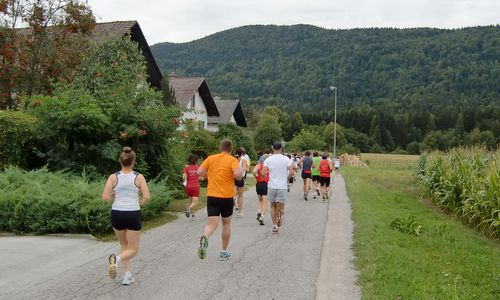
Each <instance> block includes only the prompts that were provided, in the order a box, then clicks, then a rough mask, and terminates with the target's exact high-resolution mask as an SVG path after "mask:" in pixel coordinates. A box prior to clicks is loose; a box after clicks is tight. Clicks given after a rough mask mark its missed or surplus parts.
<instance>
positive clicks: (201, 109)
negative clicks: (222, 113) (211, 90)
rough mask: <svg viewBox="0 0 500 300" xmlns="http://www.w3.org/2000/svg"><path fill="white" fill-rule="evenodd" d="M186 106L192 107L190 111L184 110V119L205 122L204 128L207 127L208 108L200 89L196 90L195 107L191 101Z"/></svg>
mask: <svg viewBox="0 0 500 300" xmlns="http://www.w3.org/2000/svg"><path fill="white" fill-rule="evenodd" d="M186 107H187V108H188V109H190V111H187V112H184V113H183V115H182V119H183V120H188V119H191V120H197V121H200V122H203V128H205V129H207V126H208V124H207V123H208V122H207V118H208V117H207V109H206V108H205V104H204V103H203V100H202V99H201V97H200V93H199V92H198V91H196V93H195V95H194V109H193V108H192V107H191V102H189V103H188V104H187V106H186Z"/></svg>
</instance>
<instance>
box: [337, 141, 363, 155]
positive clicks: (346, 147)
mask: <svg viewBox="0 0 500 300" xmlns="http://www.w3.org/2000/svg"><path fill="white" fill-rule="evenodd" d="M337 152H338V153H339V154H344V153H347V154H356V155H359V153H360V151H359V149H358V148H356V147H354V145H353V144H350V143H349V144H346V145H344V146H343V147H342V148H340V149H339V150H338V151H337Z"/></svg>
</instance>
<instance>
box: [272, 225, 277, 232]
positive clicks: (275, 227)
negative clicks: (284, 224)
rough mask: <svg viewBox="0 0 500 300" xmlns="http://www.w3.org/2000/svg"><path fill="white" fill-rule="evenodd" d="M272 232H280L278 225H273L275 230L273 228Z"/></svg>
mask: <svg viewBox="0 0 500 300" xmlns="http://www.w3.org/2000/svg"><path fill="white" fill-rule="evenodd" d="M272 233H279V229H278V226H276V225H273V230H272Z"/></svg>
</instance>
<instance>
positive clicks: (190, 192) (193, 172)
mask: <svg viewBox="0 0 500 300" xmlns="http://www.w3.org/2000/svg"><path fill="white" fill-rule="evenodd" d="M198 159H199V158H198V156H197V155H194V154H191V155H189V158H188V162H189V165H187V166H186V167H185V168H184V171H183V172H182V180H183V182H184V183H186V184H185V186H186V194H187V196H188V197H189V205H188V206H186V207H185V208H184V213H185V214H186V217H187V218H189V217H191V221H194V220H195V219H196V216H195V214H194V212H195V207H196V204H198V197H200V181H199V177H198V166H197V165H196V163H197V162H198Z"/></svg>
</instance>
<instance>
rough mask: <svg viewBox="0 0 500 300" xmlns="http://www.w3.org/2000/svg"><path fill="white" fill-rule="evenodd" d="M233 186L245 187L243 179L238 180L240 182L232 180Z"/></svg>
mask: <svg viewBox="0 0 500 300" xmlns="http://www.w3.org/2000/svg"><path fill="white" fill-rule="evenodd" d="M234 185H235V186H236V187H244V186H245V179H243V178H242V179H240V180H237V179H235V180H234Z"/></svg>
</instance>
